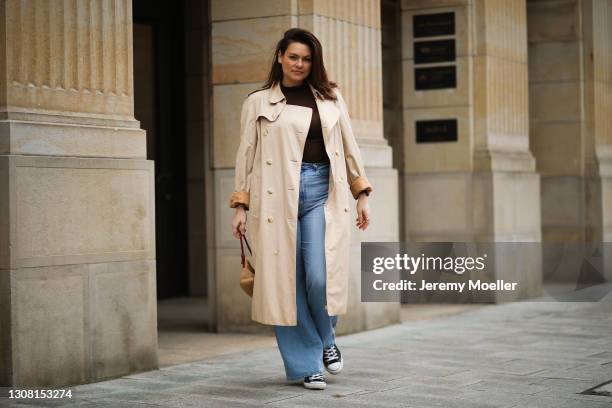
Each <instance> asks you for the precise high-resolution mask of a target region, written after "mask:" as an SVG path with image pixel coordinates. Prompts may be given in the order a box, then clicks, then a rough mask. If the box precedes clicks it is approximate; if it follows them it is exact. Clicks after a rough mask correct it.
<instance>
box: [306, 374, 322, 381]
mask: <svg viewBox="0 0 612 408" xmlns="http://www.w3.org/2000/svg"><path fill="white" fill-rule="evenodd" d="M306 378H308V379H309V380H310V381H325V377H324V376H323V374H321V373H316V374H313V375H309V376H308V377H306Z"/></svg>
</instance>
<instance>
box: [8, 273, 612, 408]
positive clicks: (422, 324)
mask: <svg viewBox="0 0 612 408" xmlns="http://www.w3.org/2000/svg"><path fill="white" fill-rule="evenodd" d="M611 289H612V286H610V284H608V285H607V286H601V287H600V292H601V293H602V294H603V295H604V296H605V297H604V298H603V299H602V300H601V301H599V302H521V303H511V304H504V305H496V306H489V307H483V308H479V309H475V310H471V311H468V312H466V313H463V314H460V315H453V316H449V317H441V318H436V319H433V320H426V321H410V322H406V323H403V324H400V325H395V326H391V327H386V328H383V329H378V330H373V331H369V332H365V333H358V334H353V335H349V336H343V337H340V338H339V339H338V344H339V346H340V348H341V350H342V352H343V355H344V357H345V366H344V371H343V372H342V373H341V374H340V375H338V376H331V375H328V376H327V377H328V387H327V390H325V391H310V390H306V389H304V388H303V387H302V386H301V385H291V384H286V383H285V379H284V372H283V366H282V362H281V359H280V354H279V353H278V350H277V349H276V347H264V348H261V349H257V350H250V351H246V352H240V353H233V354H228V355H223V356H219V357H216V358H211V359H206V360H203V361H199V362H195V363H189V364H181V365H175V366H169V367H164V368H162V369H161V370H158V371H153V372H146V373H141V374H136V375H130V376H127V377H123V378H120V379H116V380H112V381H105V382H100V383H96V384H88V385H84V386H77V387H72V390H73V399H72V400H63V401H49V400H47V401H34V404H37V405H39V406H65V405H66V406H69V405H73V406H87V407H88V406H92V407H98V406H100V407H101V406H112V407H124V406H125V407H146V406H164V407H254V406H264V405H265V406H270V407H294V406H295V407H338V408H339V407H554V408H565V407H576V408H578V407H607V408H612V397H611V396H609V395H608V396H606V395H596V394H597V392H598V391H597V390H592V389H593V388H594V387H596V386H599V385H601V384H603V383H606V382H608V381H610V380H612V296H610V295H609V293H610V292H611ZM606 388H607V389H608V390H610V385H609V384H608V385H607V386H606V385H604V386H603V387H602V390H603V391H601V393H602V394H605V389H606ZM588 390H591V391H588ZM585 392H587V393H585ZM5 402H6V400H5ZM28 404H32V401H29V402H28ZM13 405H15V406H23V405H17V404H13Z"/></svg>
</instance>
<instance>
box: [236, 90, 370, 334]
mask: <svg viewBox="0 0 612 408" xmlns="http://www.w3.org/2000/svg"><path fill="white" fill-rule="evenodd" d="M310 89H311V91H312V92H313V94H314V95H315V100H316V103H317V108H318V111H319V116H320V118H321V126H322V130H323V139H324V142H325V150H326V151H327V155H328V156H329V159H330V177H329V194H328V198H327V202H326V203H325V208H324V212H325V261H326V266H327V286H326V289H327V294H326V295H327V305H326V308H327V312H328V313H329V315H331V316H333V315H341V314H345V313H346V309H347V298H348V274H349V268H348V265H349V245H350V235H349V234H350V226H351V220H350V218H351V215H350V214H351V213H350V208H349V205H350V202H349V201H350V200H349V198H350V195H349V193H350V194H352V196H353V198H355V199H357V197H358V195H359V193H360V192H362V191H363V190H368V191H371V190H372V186H371V185H370V183H369V182H368V180H367V178H366V176H365V172H364V168H363V164H362V161H361V153H360V151H359V146H357V143H356V141H355V137H354V135H353V131H352V129H351V123H350V119H349V115H348V110H347V107H346V104H345V102H344V99H343V98H342V95H341V94H340V92H339V91H338V90H337V89H336V95H337V97H338V100H337V101H330V100H323V99H322V98H321V97H320V94H319V92H318V91H317V90H316V89H315V88H313V87H312V86H310ZM311 117H312V109H311V108H307V107H303V106H296V105H288V104H287V103H286V99H285V96H284V95H283V93H282V91H281V89H280V86H279V85H278V84H277V85H275V86H273V87H272V88H270V89H265V90H260V91H257V92H254V93H252V94H250V95H249V96H248V97H247V98H246V100H245V101H244V103H243V105H242V114H241V119H240V122H241V130H240V146H239V147H238V152H237V155H236V176H235V191H234V192H233V194H232V196H231V198H230V207H232V208H235V207H236V206H238V205H239V204H243V205H245V207H246V208H247V209H248V218H247V223H246V229H247V232H246V235H247V238H248V239H249V243H250V245H251V249H252V250H253V258H254V259H253V261H254V266H255V284H254V289H253V300H252V309H251V318H252V319H253V320H255V321H257V322H260V323H263V324H270V325H280V326H295V325H296V324H297V306H296V285H295V275H296V273H295V271H296V241H297V236H296V234H297V216H298V204H299V191H300V169H301V163H302V153H303V150H304V144H305V142H306V137H307V134H308V129H309V127H310V119H311Z"/></svg>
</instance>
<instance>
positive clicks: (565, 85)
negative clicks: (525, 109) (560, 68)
mask: <svg viewBox="0 0 612 408" xmlns="http://www.w3.org/2000/svg"><path fill="white" fill-rule="evenodd" d="M580 88H581V87H580V83H579V82H555V83H539V84H531V85H530V86H529V117H530V119H531V121H572V120H573V121H578V120H580V119H581V111H580V101H581V96H580V92H581V91H580Z"/></svg>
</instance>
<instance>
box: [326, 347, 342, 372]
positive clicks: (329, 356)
mask: <svg viewBox="0 0 612 408" xmlns="http://www.w3.org/2000/svg"><path fill="white" fill-rule="evenodd" d="M323 364H324V365H325V369H326V370H327V371H329V373H330V374H339V373H340V371H342V366H343V362H342V354H340V349H339V348H338V346H336V345H335V344H334V345H333V346H331V347H328V348H326V349H324V350H323Z"/></svg>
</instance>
